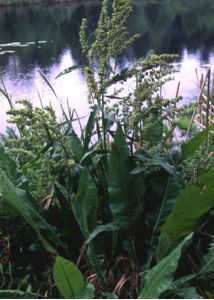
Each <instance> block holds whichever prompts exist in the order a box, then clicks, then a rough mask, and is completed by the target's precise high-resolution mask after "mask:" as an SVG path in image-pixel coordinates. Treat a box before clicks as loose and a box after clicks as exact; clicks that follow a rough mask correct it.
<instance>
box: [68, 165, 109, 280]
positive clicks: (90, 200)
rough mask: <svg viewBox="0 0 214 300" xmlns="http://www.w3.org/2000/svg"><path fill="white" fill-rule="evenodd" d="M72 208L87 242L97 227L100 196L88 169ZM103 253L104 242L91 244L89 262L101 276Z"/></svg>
mask: <svg viewBox="0 0 214 300" xmlns="http://www.w3.org/2000/svg"><path fill="white" fill-rule="evenodd" d="M72 208H73V212H74V216H75V219H76V221H77V223H78V224H79V226H80V229H81V231H82V233H83V236H84V238H85V239H86V240H87V239H88V238H89V236H90V234H91V232H92V231H93V230H94V229H95V228H96V227H97V208H98V196H97V189H96V186H95V184H94V181H93V179H92V177H91V175H90V173H89V172H88V170H87V169H86V168H85V170H84V171H83V173H82V175H81V177H80V180H79V186H78V192H77V195H76V197H75V198H74V201H73V203H72ZM103 253H104V251H103V245H102V240H96V241H93V242H92V243H91V244H89V248H88V256H89V260H90V262H91V264H92V265H93V266H94V267H95V268H96V271H97V272H98V273H99V274H100V275H101V269H100V268H101V265H102V263H103Z"/></svg>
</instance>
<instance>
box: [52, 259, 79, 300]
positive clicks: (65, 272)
mask: <svg viewBox="0 0 214 300" xmlns="http://www.w3.org/2000/svg"><path fill="white" fill-rule="evenodd" d="M54 280H55V283H56V286H57V288H58V290H59V291H60V293H61V294H62V295H63V297H64V298H66V299H75V298H77V297H78V296H79V295H80V294H81V292H82V291H83V289H84V286H85V282H84V278H83V275H82V273H81V272H80V270H79V269H78V268H77V267H76V266H75V265H74V264H73V263H72V262H71V261H69V260H67V259H64V258H63V257H61V256H57V258H56V262H55V264H54Z"/></svg>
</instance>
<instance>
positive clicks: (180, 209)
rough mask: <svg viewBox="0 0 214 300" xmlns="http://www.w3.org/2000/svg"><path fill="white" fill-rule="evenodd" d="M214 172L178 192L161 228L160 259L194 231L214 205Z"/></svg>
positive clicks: (158, 254) (158, 252) (206, 174)
mask: <svg viewBox="0 0 214 300" xmlns="http://www.w3.org/2000/svg"><path fill="white" fill-rule="evenodd" d="M213 182H214V170H211V171H209V172H207V173H205V174H203V175H202V176H200V177H199V181H198V183H197V184H195V185H190V186H188V187H187V188H185V189H184V190H182V191H181V192H180V194H179V195H178V197H177V200H176V204H175V206H174V208H173V210H172V212H171V214H170V215H169V217H168V218H167V220H166V222H165V224H164V225H163V227H162V231H161V235H160V240H159V246H158V251H157V256H158V258H159V259H162V258H163V257H164V256H165V255H166V254H167V253H168V252H169V251H171V250H172V249H173V248H174V247H175V246H176V245H177V244H178V243H179V241H180V240H181V239H182V238H184V237H185V236H187V235H188V234H189V233H190V232H192V231H194V229H195V227H196V225H197V222H198V221H199V219H200V218H201V217H202V216H203V214H204V213H206V212H207V211H209V210H210V209H211V208H212V206H213V205H214V184H213Z"/></svg>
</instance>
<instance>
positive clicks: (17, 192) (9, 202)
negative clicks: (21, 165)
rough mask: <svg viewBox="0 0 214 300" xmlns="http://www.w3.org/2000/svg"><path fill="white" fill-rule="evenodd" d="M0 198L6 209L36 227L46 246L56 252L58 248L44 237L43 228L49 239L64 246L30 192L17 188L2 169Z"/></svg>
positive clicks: (0, 174)
mask: <svg viewBox="0 0 214 300" xmlns="http://www.w3.org/2000/svg"><path fill="white" fill-rule="evenodd" d="M0 199H1V200H2V201H3V203H4V206H5V208H6V209H9V210H10V212H11V213H14V214H16V215H19V216H21V217H23V218H24V219H25V221H26V222H27V223H28V224H29V225H30V226H31V227H32V228H33V229H34V231H35V232H36V233H37V236H38V238H39V239H40V241H41V242H42V244H43V245H44V247H45V248H46V249H47V250H48V251H50V252H52V253H56V250H55V249H54V248H53V247H52V246H51V244H50V243H49V242H48V241H47V240H46V239H45V238H44V236H43V234H42V233H41V230H43V231H45V232H46V234H47V235H48V237H49V240H51V241H52V242H54V244H55V245H57V246H61V247H64V245H63V244H62V243H61V241H60V240H59V238H58V236H57V234H56V232H55V230H54V229H53V227H52V226H50V225H49V224H48V223H47V222H46V221H45V220H44V219H43V218H42V216H41V215H40V214H39V213H38V212H37V211H36V210H35V208H34V206H33V205H31V203H30V200H29V196H28V194H27V193H26V192H25V191H23V190H21V189H16V187H15V186H14V184H13V183H12V182H11V181H10V180H9V178H8V177H7V176H6V175H5V173H4V171H2V170H1V169H0Z"/></svg>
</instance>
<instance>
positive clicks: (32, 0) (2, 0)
mask: <svg viewBox="0 0 214 300" xmlns="http://www.w3.org/2000/svg"><path fill="white" fill-rule="evenodd" d="M89 1H90V0H81V2H89ZM69 2H71V3H77V2H79V1H78V0H0V7H3V6H28V5H38V4H40V5H47V4H62V3H69Z"/></svg>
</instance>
